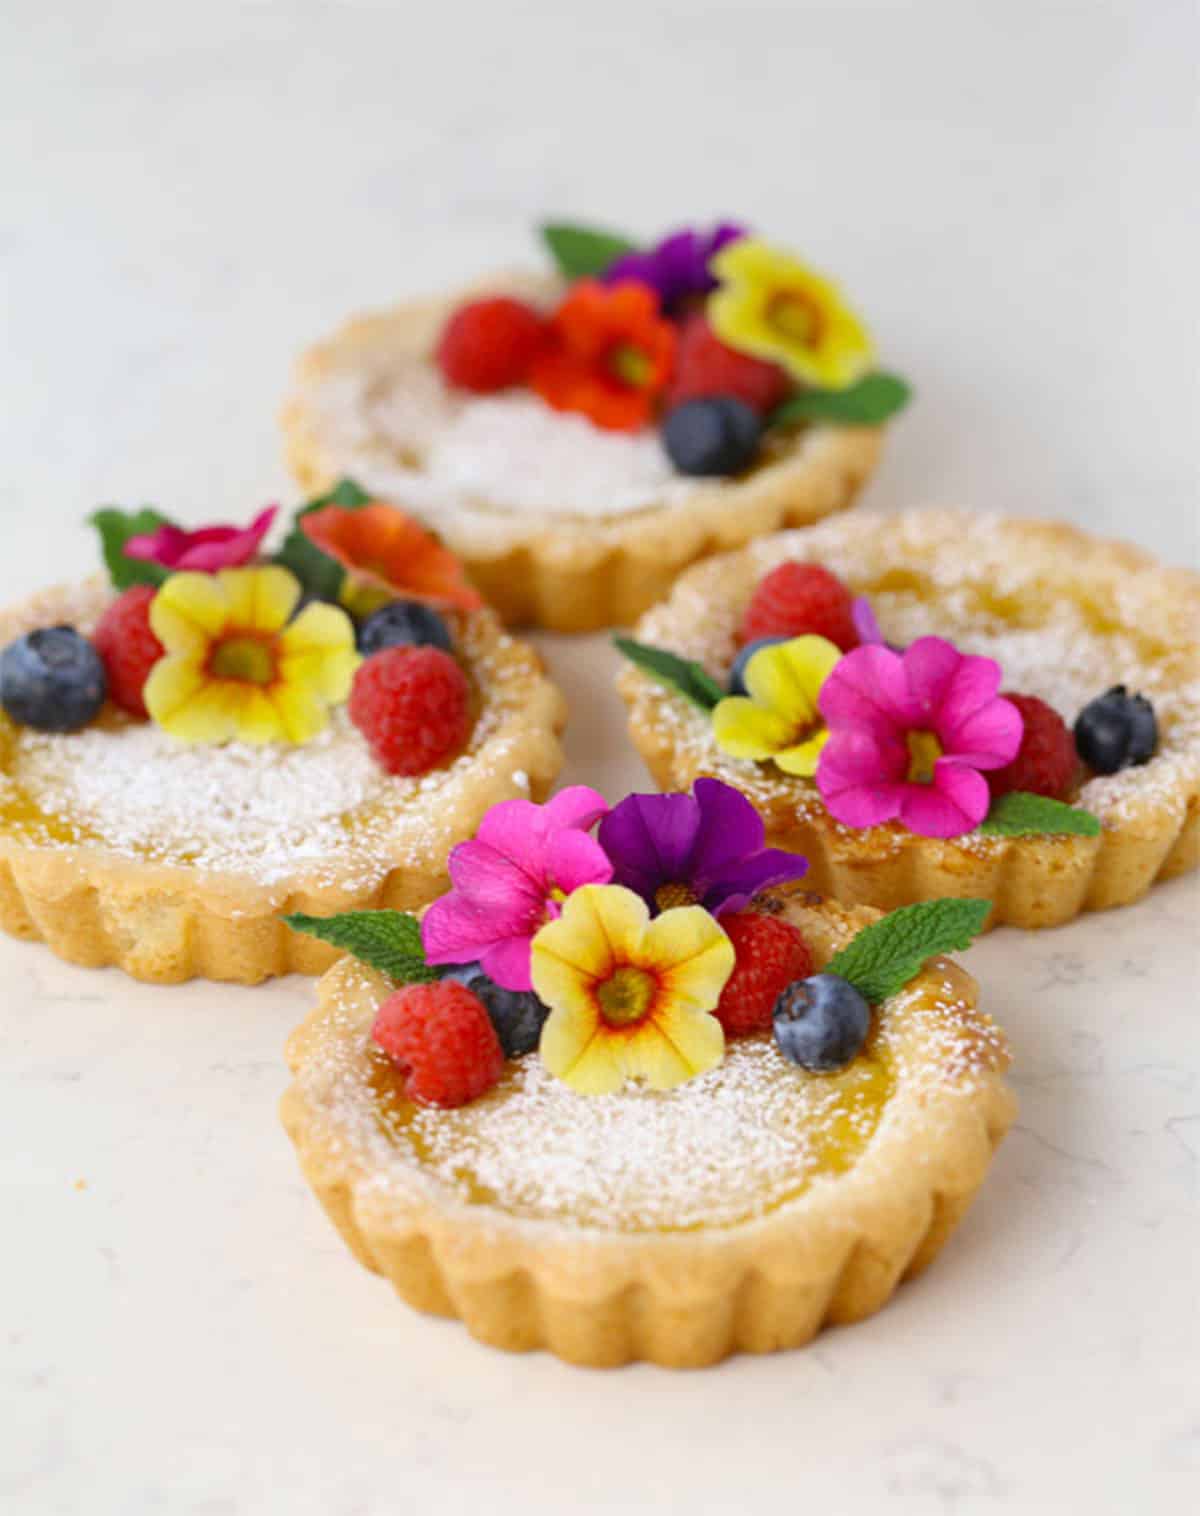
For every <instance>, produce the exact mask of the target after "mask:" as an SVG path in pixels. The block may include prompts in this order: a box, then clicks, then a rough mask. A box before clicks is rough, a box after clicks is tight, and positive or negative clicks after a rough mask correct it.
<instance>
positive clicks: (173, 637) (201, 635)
mask: <svg viewBox="0 0 1200 1516" xmlns="http://www.w3.org/2000/svg"><path fill="white" fill-rule="evenodd" d="M228 620H229V601H228V600H227V599H226V597H225V594H224V591H223V590H222V588H221V585H220V584H219V583H218V581H217V580H216V579H214V578H213V577H212V576H211V575H209V574H172V575H171V577H170V578H169V579H168V580H167V581H166V582H165V583H164V584H163V586H162V588H161V589H160V590H159V591H158V593H157V594H156V595H155V597H154V599H153V600H152V601H151V602H150V626H151V628H152V629H153V632H154V635H155V636H156V637H157V638H158V640H159V641H160V642H161V643H162V645H163V647H164V648H165V649H166V650H167V652H168V653H196V654H199V655H203V654H205V653H207V651H208V645H209V643H210V642H211V641H212V640H213V638H214V637H219V636H220V634H221V633H222V632H223V631H224V630H225V626H226V623H227V622H228Z"/></svg>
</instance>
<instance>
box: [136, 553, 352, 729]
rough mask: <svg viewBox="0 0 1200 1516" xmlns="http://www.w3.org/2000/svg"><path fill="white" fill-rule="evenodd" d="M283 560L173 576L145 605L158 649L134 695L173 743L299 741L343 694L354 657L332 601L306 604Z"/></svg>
mask: <svg viewBox="0 0 1200 1516" xmlns="http://www.w3.org/2000/svg"><path fill="white" fill-rule="evenodd" d="M299 599H300V582H299V580H298V579H297V578H296V577H295V575H294V574H292V573H289V571H288V570H287V569H285V568H280V567H279V566H277V565H274V564H271V565H267V566H265V567H259V568H234V569H221V571H220V572H219V573H216V574H194V573H184V574H172V576H171V577H170V578H169V579H168V580H166V582H165V583H164V584H163V586H162V588H161V589H160V590H159V592H158V594H157V595H155V597H154V599H153V601H152V602H151V605H150V625H151V627H152V628H153V631H154V635H155V636H156V637H157V638H158V640H159V641H160V642H161V643H162V645H163V648H164V651H165V656H164V657H162V658H160V659H159V660H158V662H157V663H156V664H155V665H154V667H153V668H152V669H151V671H150V677H149V678H148V679H147V681H146V687H145V690H144V691H143V698H144V699H145V702H146V709H147V711H148V712H149V713H150V719H151V720H152V721H155V722H157V723H158V725H159V726H161V727H162V729H163V730H164V731H165V732H169V733H170V734H171V736H172V737H177V738H178V739H179V740H180V741H181V742H230V741H234V740H236V741H240V742H255V743H258V742H296V743H299V742H307V741H308V740H309V739H310V738H312V737H315V736H316V734H317V733H318V732H319V731H321V729H322V728H323V727H324V726H325V725H326V723H327V722H328V720H329V706H330V705H331V704H333V703H336V702H338V701H342V700H345V699H346V697H347V696H348V694H349V693H350V682H351V680H352V679H353V677H354V671H355V669H356V668H357V667H358V665H359V662H360V659H359V656H358V653H357V652H356V651H355V648H354V627H353V625H352V623H351V621H350V618H349V616H347V615H346V613H345V611H343V610H340V609H339V608H338V607H337V606H335V605H326V604H323V603H321V604H317V603H314V604H312V605H307V606H305V608H304V609H303V610H302V611H301V612H300V614H299V615H298V616H296V617H295V619H294V620H293V619H292V613H293V611H294V610H295V609H296V604H297V602H298V601H299Z"/></svg>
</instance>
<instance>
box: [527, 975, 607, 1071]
mask: <svg viewBox="0 0 1200 1516" xmlns="http://www.w3.org/2000/svg"><path fill="white" fill-rule="evenodd" d="M534 988H535V989H536V988H537V984H536V981H535V985H534ZM538 994H539V996H541V998H542V999H543V1000H545V998H546V997H545V996H544V995H542V992H541V990H538ZM538 1056H539V1057H540V1058H541V1060H542V1062H543V1063H544V1064H545V1066H546V1068H547V1069H548V1070H549V1071H550V1073H551V1074H553V1075H555V1076H556V1078H558V1079H561V1080H563V1082H564V1083H565V1084H568V1085H570V1086H571V1088H572V1089H573V1090H578V1091H579V1093H580V1094H581V1095H610V1094H612V1093H613V1092H614V1091H615V1090H619V1089H620V1088H621V1086H622V1085H623V1084H624V1083H625V1059H624V1040H623V1039H622V1038H619V1037H613V1036H610V1035H606V1034H605V1032H604V1030H603V1029H602V1027H601V1024H600V1016H599V1013H598V1011H597V1010H596V1007H595V1003H594V1002H591V1001H590V999H589V1005H588V1008H587V1009H584V1007H583V1006H578V1007H576V1006H571V1007H567V1006H565V1005H564V1006H563V1007H562V1008H560V1009H555V1010H552V1011H551V1012H550V1015H549V1016H548V1017H547V1018H546V1022H545V1025H544V1026H543V1027H542V1035H541V1038H540V1040H539V1042H538Z"/></svg>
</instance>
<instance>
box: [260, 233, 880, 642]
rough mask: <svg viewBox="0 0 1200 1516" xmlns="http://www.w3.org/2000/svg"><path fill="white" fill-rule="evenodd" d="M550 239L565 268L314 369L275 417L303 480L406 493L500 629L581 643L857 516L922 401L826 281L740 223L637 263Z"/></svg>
mask: <svg viewBox="0 0 1200 1516" xmlns="http://www.w3.org/2000/svg"><path fill="white" fill-rule="evenodd" d="M730 231H736V233H737V237H736V238H734V239H733V240H732V242H730V241H729V240H728V239H727V240H726V241H725V242H722V241H721V237H722V233H723V232H724V233H728V232H730ZM546 232H547V240H548V242H549V244H550V247H551V249H552V250H553V251H554V252H555V253H556V255H557V261H558V264H559V270H558V274H557V276H556V277H534V276H528V277H519V276H516V277H514V276H497V277H495V278H492V279H490V280H489V281H488V282H487V284H486V286H484V287H482V288H475V289H473V290H471V291H467V292H465V293H460V294H455V295H450V296H445V297H441V298H437V299H424V300H410V301H406V302H404V303H402V304H400V305H397V306H395V307H394V308H392V309H391V310H388V311H385V312H382V313H378V314H373V315H368V316H363V317H359V318H357V319H354V320H352V321H350V322H348V323H347V324H346V325H344V326H343V327H342V328H341V329H340V330H339V331H337V332H335V333H334V334H333V335H332V336H330V337H328V338H327V339H326V340H324V341H322V342H320V343H318V344H317V345H316V346H314V347H312V348H311V349H309V350H308V351H307V352H306V353H305V354H304V355H303V357H302V358H301V360H300V363H299V365H298V367H297V370H296V373H295V377H294V381H293V383H292V386H291V391H290V394H289V397H288V399H287V402H286V404H285V406H284V410H283V418H282V419H283V430H284V434H285V440H286V452H287V458H288V462H289V465H290V467H291V469H292V471H293V473H294V474H295V476H296V477H297V479H298V480H299V481H300V482H301V484H302V485H303V486H304V487H305V488H306V489H308V490H311V491H318V490H325V489H329V488H331V487H332V485H333V484H334V483H335V482H336V481H337V480H338V479H339V478H342V477H345V476H349V477H353V478H355V479H357V480H358V481H359V482H360V483H361V484H362V486H363V487H364V488H365V489H367V490H369V491H371V492H372V493H374V494H376V495H379V496H381V497H383V498H386V499H392V500H395V501H397V502H398V503H400V504H402V505H403V506H404V507H405V508H406V509H408V510H410V511H412V512H413V513H415V514H416V515H417V516H418V517H420V518H421V519H422V520H423V521H425V522H426V524H428V525H429V526H431V527H432V528H434V529H436V530H437V531H438V532H439V533H440V534H441V536H442V537H444V539H445V540H446V542H447V543H448V545H449V546H450V547H451V548H452V549H453V551H454V552H455V553H456V554H457V555H458V556H459V557H460V558H461V559H462V561H463V562H464V563H465V564H466V566H467V569H468V571H469V573H470V576H471V578H472V580H473V582H474V583H475V584H476V585H477V586H478V587H479V588H480V590H481V591H482V592H483V593H484V594H485V595H486V596H487V598H488V600H489V602H490V603H491V604H492V605H494V606H495V607H496V609H497V610H498V611H499V613H500V614H501V616H502V617H503V619H504V620H505V621H506V622H508V623H509V624H522V623H531V624H535V625H540V626H544V627H548V628H550V629H552V630H555V631H566V632H580V631H589V630H594V629H596V628H598V627H603V626H609V625H627V624H629V623H630V622H631V621H632V620H633V619H634V618H636V617H637V616H638V615H640V614H641V613H642V612H643V611H644V610H646V609H647V608H648V607H649V606H650V605H652V604H653V603H654V602H655V601H656V600H658V599H659V598H661V596H662V595H663V594H664V593H665V592H666V590H667V588H668V586H669V585H670V583H671V580H672V579H673V578H674V576H675V575H676V574H677V573H678V572H679V571H680V569H682V568H683V567H685V566H686V565H687V564H689V563H691V562H693V561H695V560H696V559H698V558H701V557H704V556H705V555H707V554H709V553H711V552H713V551H715V550H718V549H721V548H730V547H736V546H739V545H740V544H742V543H745V542H747V541H749V540H750V539H751V538H752V537H754V536H756V535H759V534H761V533H763V532H769V531H772V530H775V529H777V528H779V527H785V526H800V525H804V524H807V523H808V522H811V521H814V520H816V519H818V518H819V517H821V516H824V515H826V514H828V513H830V512H832V511H837V510H841V509H843V508H844V507H845V506H847V505H849V504H850V503H851V502H852V500H853V499H854V496H855V495H856V493H857V491H858V489H859V488H860V487H861V485H862V484H863V483H864V482H865V481H866V479H867V478H868V477H869V476H870V474H871V472H872V471H873V469H874V467H875V465H876V462H877V459H878V456H879V452H880V447H881V442H882V422H883V421H884V420H885V419H886V418H887V417H888V416H889V415H890V414H891V413H892V412H893V411H894V410H895V409H896V408H898V406H899V405H900V404H902V403H903V398H904V395H905V393H906V391H905V388H904V386H903V385H902V384H901V383H900V382H899V381H898V380H895V379H894V378H892V377H891V376H887V375H880V374H876V373H870V372H868V369H869V364H870V358H871V354H870V347H869V341H868V339H867V338H866V335H865V332H863V331H862V329H861V327H860V325H859V324H858V323H857V320H856V318H854V317H853V316H852V314H851V313H850V312H849V311H848V310H847V309H846V308H845V307H844V304H843V303H842V302H841V298H840V296H839V295H838V293H837V291H836V290H835V289H834V287H833V286H832V285H831V284H830V283H829V282H828V281H827V280H823V279H821V278H820V276H817V275H815V274H813V273H812V272H811V271H810V270H808V269H806V268H805V267H804V266H803V265H801V264H799V263H798V262H797V261H796V260H794V259H790V258H787V257H785V256H784V255H782V254H776V253H774V250H772V249H769V248H767V246H766V244H763V243H760V242H759V241H758V239H756V238H754V239H752V238H749V237H745V236H743V234H742V233H741V229H740V228H724V229H722V228H718V229H717V231H716V232H714V233H712V234H710V235H709V236H707V237H705V236H703V235H702V234H698V233H691V232H687V233H680V234H676V236H675V237H674V238H670V239H667V240H666V242H665V243H663V244H660V245H659V248H658V249H654V250H651V251H649V252H646V253H637V254H632V255H631V254H629V253H628V252H627V253H626V254H625V256H624V257H623V258H622V257H618V256H614V253H615V250H616V249H617V248H620V247H626V248H627V247H628V244H626V243H625V242H624V241H623V239H621V240H619V241H617V240H615V239H611V238H607V237H601V238H597V237H596V236H595V234H591V233H587V232H585V231H583V230H582V229H579V228H562V227H552V228H547V229H546ZM564 233H565V234H566V247H567V249H568V251H567V253H565V254H564V252H563V247H564V241H563V234H564ZM689 239H690V240H689ZM671 245H674V246H675V248H676V254H677V255H678V252H679V249H680V247H683V248H684V251H685V253H686V254H687V256H686V257H685V259H684V269H685V271H684V272H681V269H680V263H679V257H678V256H675V258H674V261H672V255H671V254H670V251H669V248H670V246H671ZM664 247H666V248H668V253H667V255H666V257H665V260H664V259H663V258H661V257H658V256H657V255H658V254H659V253H660V252H661V249H662V248H664ZM581 249H582V250H583V251H582V253H581ZM710 250H711V251H710ZM754 252H756V253H757V254H758V261H757V262H753V261H752V260H751V262H750V264H749V267H748V271H747V268H746V267H743V264H744V263H745V262H746V253H754ZM739 258H741V259H742V260H743V264H740V263H739V262H738V259H739ZM728 259H732V263H731V264H730V266H729V267H727V268H726V267H725V263H724V262H723V260H728ZM686 269H690V270H691V272H690V274H689V273H687V272H686ZM721 269H724V273H720V272H718V270H721ZM689 280H690V282H689ZM718 280H720V281H721V282H720V283H718ZM722 299H723V300H724V306H723V305H722V304H721V301H722ZM510 308H515V310H516V312H517V314H512V309H510ZM497 309H499V310H500V312H501V313H503V311H504V310H506V309H509V310H510V315H512V321H513V325H512V327H511V329H510V328H508V327H505V326H503V323H502V322H500V318H499V316H497V315H496V312H497ZM723 310H724V311H725V315H724V316H722V314H721V313H722V311H723ZM768 310H769V311H771V312H775V313H776V314H774V315H772V316H771V317H770V320H768V319H767V318H766V317H765V316H764V315H763V313H764V312H766V311H768ZM520 312H523V313H524V316H523V317H522V315H521V314H520ZM713 312H716V314H712V313H713ZM522 321H524V323H525V325H522ZM718 321H720V322H721V338H720V339H718V338H717V337H716V336H715V335H714V331H713V328H714V327H715V325H716V324H717V322H718ZM473 323H474V325H473ZM489 323H491V324H489ZM772 323H774V325H772ZM476 327H477V328H478V331H476V329H475V328H476ZM527 328H528V330H527ZM810 328H811V330H810ZM539 332H540V336H539ZM806 334H807V335H806ZM481 351H482V353H483V357H480V353H481ZM581 355H582V356H581ZM714 355H715V356H714ZM684 405H690V408H689V409H688V411H687V412H686V413H685V414H684V415H683V416H682V417H680V416H677V415H676V411H677V410H682V408H683V406H684ZM731 407H732V410H731ZM731 417H732V420H731ZM735 423H736V424H735ZM735 434H736V435H735ZM713 436H716V437H717V438H718V441H717V443H716V446H715V450H714V449H713V447H711V446H709V445H708V444H707V443H706V442H705V441H704V438H705V437H709V438H711V437H713Z"/></svg>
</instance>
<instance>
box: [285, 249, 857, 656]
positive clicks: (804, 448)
mask: <svg viewBox="0 0 1200 1516" xmlns="http://www.w3.org/2000/svg"><path fill="white" fill-rule="evenodd" d="M548 284H549V281H544V280H528V279H526V280H514V279H513V277H512V276H511V275H509V276H503V277H502V278H500V279H498V280H497V281H493V282H492V283H490V284H488V285H487V286H486V288H489V289H495V288H500V287H508V286H509V285H513V286H514V287H515V288H517V289H519V290H523V291H529V290H534V291H537V290H543V291H544V290H545V288H547V287H548ZM483 287H485V286H479V288H483ZM477 292H478V289H473V290H471V291H469V292H458V293H456V294H453V295H445V296H442V297H440V298H437V299H427V300H416V301H408V302H405V303H404V304H401V305H397V306H395V307H393V308H392V309H391V310H388V311H383V312H379V313H375V314H370V315H363V316H358V317H355V318H353V319H351V320H350V321H347V322H346V323H345V324H344V325H343V326H342V327H341V328H340V329H339V330H338V331H337V332H335V333H334V334H333V335H332V336H331V337H329V338H327V339H326V340H325V341H323V342H320V343H317V344H316V345H314V346H313V347H311V348H309V349H308V350H307V351H306V352H305V353H304V354H303V355H302V356H301V358H300V360H299V362H298V364H297V366H296V370H295V374H294V376H293V381H292V386H291V391H290V393H289V395H288V398H287V399H286V401H285V403H284V405H283V408H282V412H281V417H280V420H281V424H282V428H283V434H284V444H285V456H286V461H287V464H288V467H289V468H290V470H291V472H292V474H293V475H294V477H295V478H296V479H297V480H298V482H299V483H300V485H301V487H302V488H303V489H304V490H306V491H308V492H310V493H313V494H316V493H319V492H320V491H323V490H326V489H329V488H331V487H332V485H333V484H334V483H336V481H337V480H338V479H339V478H340V477H342V475H344V474H347V473H350V474H353V473H354V469H353V467H351V466H349V465H348V464H347V463H346V462H345V460H344V459H342V458H339V457H338V456H336V455H335V453H334V452H332V451H331V450H330V448H329V447H328V446H327V444H326V441H325V439H324V438H323V437H322V434H321V427H320V424H319V420H318V417H317V416H316V414H315V411H314V409H313V407H312V405H311V404H310V401H309V399H308V396H309V394H310V392H311V391H312V389H313V388H314V387H315V386H316V385H318V384H320V383H321V382H322V381H323V380H324V379H326V378H327V377H328V376H329V375H331V374H334V373H336V372H337V371H338V370H340V369H345V368H346V367H348V366H353V364H354V362H355V355H356V353H358V352H360V351H361V352H371V351H373V350H376V349H378V348H380V347H383V348H386V347H387V346H388V345H389V344H391V345H392V346H393V347H394V348H396V349H397V350H399V351H404V352H412V351H417V352H425V351H427V350H428V348H429V346H430V343H431V341H432V339H433V336H434V335H435V334H436V332H437V331H438V329H439V328H440V326H441V324H442V321H443V320H444V319H445V316H446V315H447V314H448V313H449V311H450V310H452V309H453V307H454V305H456V304H457V303H458V302H459V301H460V300H462V299H463V298H464V297H465V295H466V294H468V293H470V294H474V293H477ZM883 430H884V429H883V428H882V427H838V426H814V427H811V428H808V429H806V430H804V431H802V432H800V433H797V434H796V435H795V436H793V437H789V438H787V439H782V438H781V439H780V440H779V441H778V443H777V445H776V453H775V456H774V457H773V458H772V459H771V460H769V461H767V462H764V463H763V464H762V465H761V466H759V467H758V468H756V469H754V470H753V471H752V472H751V473H750V474H749V475H747V476H746V477H745V478H744V479H739V480H736V481H733V482H729V483H719V484H713V483H705V484H698V485H697V487H696V488H695V489H694V490H692V491H689V493H688V494H687V496H686V497H685V498H684V499H682V500H680V501H678V502H675V503H672V504H668V505H661V506H652V507H648V508H646V509H644V510H641V511H637V512H631V513H630V514H629V515H628V516H624V517H619V518H615V519H612V518H609V519H606V520H604V521H602V522H592V521H583V520H578V519H570V518H567V519H563V518H562V517H559V518H555V517H552V516H548V515H533V514H532V513H531V514H530V515H529V516H528V517H524V516H519V515H516V514H513V515H511V516H509V517H507V518H504V524H503V527H501V526H500V525H499V521H498V519H497V518H493V519H492V527H493V528H494V532H493V533H492V534H491V540H490V541H488V542H486V543H483V542H481V541H480V539H479V536H478V535H477V534H474V533H472V531H471V530H470V529H469V527H468V528H464V526H463V525H461V524H456V523H454V522H453V521H438V520H433V519H429V518H428V516H426V518H425V519H426V520H427V524H428V525H429V526H431V527H433V528H434V529H435V530H437V531H438V532H439V533H440V534H441V536H442V537H443V538H444V540H445V542H446V544H447V546H448V547H450V548H451V549H452V551H453V552H454V553H456V554H457V555H458V557H459V558H461V559H462V561H463V563H464V564H465V565H466V567H467V571H468V572H469V574H470V576H471V578H472V580H473V581H474V582H475V584H476V585H477V586H478V588H479V589H480V591H481V592H482V593H483V595H484V596H486V598H487V599H488V601H489V602H490V603H491V604H492V605H493V606H494V607H495V608H496V610H497V611H498V612H499V614H500V616H501V617H502V619H503V620H504V621H505V622H506V623H507V624H508V625H510V626H524V625H529V626H540V627H545V628H546V629H547V630H550V631H557V632H588V631H596V630H599V629H600V628H602V627H606V626H627V625H629V624H630V623H631V622H632V621H634V620H636V618H637V617H638V616H640V615H641V614H642V613H643V612H644V611H646V610H647V609H648V608H649V607H650V606H651V605H653V604H654V603H655V602H656V601H658V600H660V599H661V598H662V597H663V595H665V594H666V592H667V591H668V589H669V588H670V585H671V583H672V581H673V580H674V579H675V577H676V576H677V575H678V574H679V573H680V572H681V571H682V570H683V569H684V568H686V567H687V566H688V565H689V564H691V563H694V562H696V561H697V560H698V559H701V558H704V557H706V556H708V555H709V554H712V553H716V552H722V551H725V550H727V549H730V548H735V547H739V546H741V545H742V544H744V543H746V542H749V541H750V540H751V539H752V538H754V537H756V536H760V535H761V534H763V533H765V532H773V531H777V530H779V529H781V528H784V527H796V526H806V525H808V524H810V523H811V522H813V521H817V520H819V519H820V518H821V517H823V516H826V515H829V514H831V513H832V512H834V511H839V510H843V509H845V508H846V507H847V506H849V505H850V504H851V503H852V502H853V500H854V498H855V496H856V495H857V493H858V491H859V489H860V488H861V487H862V486H863V484H865V483H866V481H867V480H868V479H869V478H870V476H871V474H872V473H873V472H874V469H875V467H876V464H877V462H878V459H879V455H880V452H881V449H882V445H883ZM361 482H362V483H363V485H364V487H366V488H370V487H371V483H370V480H369V478H364V479H363V480H362V481H361ZM394 503H395V504H397V505H400V506H405V507H406V508H407V509H411V510H413V513H414V514H416V515H418V516H420V515H421V512H420V510H419V509H418V508H416V507H412V506H408V505H407V504H406V502H405V501H404V500H401V499H397V500H396V501H395V502H394Z"/></svg>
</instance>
